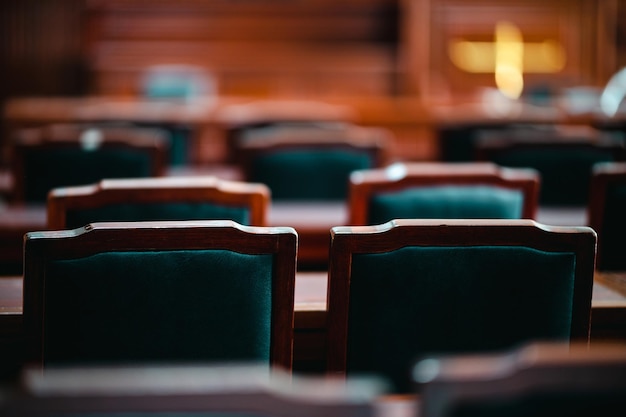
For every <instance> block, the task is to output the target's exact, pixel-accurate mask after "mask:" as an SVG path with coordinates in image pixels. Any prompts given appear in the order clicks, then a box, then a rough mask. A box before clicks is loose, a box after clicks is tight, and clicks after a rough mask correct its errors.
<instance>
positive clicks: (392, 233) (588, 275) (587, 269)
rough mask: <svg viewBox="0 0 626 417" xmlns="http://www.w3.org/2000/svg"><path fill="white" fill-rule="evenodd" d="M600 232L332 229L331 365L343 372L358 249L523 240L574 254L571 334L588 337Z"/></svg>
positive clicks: (467, 225)
mask: <svg viewBox="0 0 626 417" xmlns="http://www.w3.org/2000/svg"><path fill="white" fill-rule="evenodd" d="M596 239H597V237H596V233H595V232H594V231H593V230H592V229H591V228H588V227H556V226H545V225H541V224H539V223H536V222H535V221H533V220H465V219H463V220H456V219H453V220H441V219H422V220H416V219H410V220H404V219H403V220H393V221H390V222H388V223H385V224H382V225H378V226H353V227H334V228H333V229H332V230H331V247H330V268H329V276H328V321H327V323H328V340H329V343H328V356H327V358H328V362H327V366H328V371H329V372H330V373H333V374H339V375H342V374H345V371H346V360H347V358H346V354H347V353H346V346H347V334H348V321H349V317H348V311H349V303H350V276H351V263H352V256H353V255H354V254H362V253H382V252H389V251H393V250H397V249H400V248H402V247H406V246H459V247H461V246H511V245H513V246H525V247H531V248H535V249H539V250H543V251H548V252H553V251H554V252H571V253H574V254H575V256H576V270H575V278H574V279H575V283H574V294H573V304H572V323H571V332H570V337H571V339H572V340H573V341H581V340H582V341H588V340H589V332H590V322H591V321H590V320H591V295H592V287H593V275H594V267H595V264H594V262H595V249H596Z"/></svg>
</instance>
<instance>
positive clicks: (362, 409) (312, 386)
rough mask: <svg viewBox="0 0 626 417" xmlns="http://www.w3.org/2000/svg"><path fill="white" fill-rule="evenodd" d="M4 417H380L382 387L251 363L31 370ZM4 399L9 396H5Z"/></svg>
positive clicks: (5, 404) (6, 402) (0, 409)
mask: <svg viewBox="0 0 626 417" xmlns="http://www.w3.org/2000/svg"><path fill="white" fill-rule="evenodd" d="M21 383H22V384H21V387H20V390H19V391H18V392H10V391H9V390H7V391H9V392H7V393H4V392H3V394H5V395H3V396H2V397H0V413H1V414H2V416H3V417H58V416H64V417H84V416H95V415H97V416H100V417H106V416H109V417H119V416H121V415H124V416H130V415H132V416H145V417H149V416H154V417H159V416H164V415H167V416H177V417H193V416H199V415H201V416H205V417H209V416H242V417H243V416H247V417H255V416H256V417H291V416H295V415H304V416H310V417H351V416H353V417H356V416H360V417H370V416H371V417H373V416H375V415H376V414H375V410H376V407H375V405H376V399H377V397H378V395H380V394H382V393H383V391H382V386H381V384H380V382H379V381H376V380H372V379H359V380H358V381H354V382H352V381H350V382H349V383H348V384H346V383H345V382H343V381H336V380H335V381H333V380H328V379H325V378H322V377H319V376H317V377H316V376H301V375H300V376H296V375H291V374H289V373H287V372H280V371H279V370H276V369H274V370H272V371H271V372H268V369H267V367H262V366H255V365H251V364H245V363H242V364H228V365H224V364H222V365H214V364H213V365H211V364H195V365H193V366H184V365H172V364H170V365H154V364H153V365H149V366H138V365H126V366H115V367H94V366H80V367H76V366H75V367H62V368H48V369H46V370H45V371H44V372H42V371H41V370H40V369H33V368H28V369H26V370H25V371H24V372H22V375H21ZM0 392H2V391H0Z"/></svg>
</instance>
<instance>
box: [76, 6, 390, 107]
mask: <svg viewBox="0 0 626 417" xmlns="http://www.w3.org/2000/svg"><path fill="white" fill-rule="evenodd" d="M396 14H397V7H396V2H395V0H366V1H343V2H332V1H329V0H300V1H294V2H291V1H278V0H274V1H248V2H228V1H224V0H221V1H220V0H205V1H201V0H195V1H194V0H185V1H174V0H169V1H167V0H161V1H158V2H155V3H151V2H150V3H148V2H142V1H130V0H109V1H106V0H102V1H99V2H94V3H93V4H91V5H90V7H89V9H88V14H87V19H88V20H87V28H86V30H87V33H88V41H87V45H88V55H87V58H88V63H89V68H90V71H91V73H92V74H93V75H94V82H93V84H92V90H93V91H94V92H96V93H103V94H132V95H135V94H138V91H137V87H138V86H139V78H140V76H141V73H142V72H143V71H145V69H146V68H148V67H150V66H151V65H156V64H190V65H197V66H199V67H201V68H204V69H206V70H208V71H210V72H211V73H212V75H213V76H214V77H215V79H216V82H217V87H218V91H219V93H220V94H223V95H229V94H241V93H244V94H245V93H248V94H251V95H257V94H262V95H271V96H277V95H292V96H293V95H296V96H310V95H311V94H312V95H313V96H324V95H342V94H343V95H346V94H348V95H350V94H357V93H359V94H366V95H371V94H375V95H389V94H393V92H394V88H395V85H394V82H395V73H396V63H395V59H396V58H395V51H396V48H397V36H396V26H395V25H396V21H397V16H396Z"/></svg>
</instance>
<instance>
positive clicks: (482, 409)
mask: <svg viewBox="0 0 626 417" xmlns="http://www.w3.org/2000/svg"><path fill="white" fill-rule="evenodd" d="M413 374H414V380H415V381H416V383H417V384H418V385H419V386H421V389H420V398H421V401H420V406H419V415H420V416H423V417H455V416H458V417H460V416H464V417H471V416H475V417H478V416H480V417H488V416H513V417H515V416H520V417H521V416H538V417H548V416H557V415H558V416H564V417H575V416H607V417H610V416H615V417H617V416H620V415H622V414H623V413H624V408H625V407H626V346H624V345H598V346H595V345H592V346H591V348H590V347H589V346H587V345H586V344H574V345H572V346H568V345H565V344H554V343H532V344H528V345H525V346H521V347H516V348H514V349H510V350H507V351H503V352H497V353H492V354H487V355H465V356H459V355H457V356H440V357H436V356H435V357H431V358H426V359H423V360H421V361H419V362H418V363H417V365H416V366H415V368H414V372H413Z"/></svg>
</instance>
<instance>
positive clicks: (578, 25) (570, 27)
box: [400, 0, 623, 98]
mask: <svg viewBox="0 0 626 417" xmlns="http://www.w3.org/2000/svg"><path fill="white" fill-rule="evenodd" d="M617 1H619V2H620V3H622V2H623V0H599V1H597V2H596V1H593V2H590V1H587V0H551V1H546V0H507V1H501V0H473V1H466V0H404V1H403V3H402V4H403V7H402V10H403V15H404V18H403V22H404V25H405V26H406V27H405V28H404V30H403V31H402V32H401V33H402V34H403V38H402V39H401V40H400V47H401V50H402V51H401V55H402V56H404V57H405V59H404V62H405V63H406V67H403V68H402V71H403V74H405V76H406V77H407V80H406V82H405V84H406V85H408V86H409V88H410V89H411V90H412V91H413V92H414V93H418V94H421V95H423V96H428V97H435V98H436V97H438V96H452V97H458V96H463V95H466V94H471V93H472V92H474V91H475V90H476V89H477V87H481V86H483V87H494V86H495V80H494V76H493V74H483V73H469V72H466V71H464V70H462V69H460V68H458V67H457V66H455V65H454V64H453V62H452V60H451V59H450V56H449V52H448V49H449V45H450V42H451V41H452V40H454V39H463V40H467V41H470V42H476V41H483V42H489V41H491V42H493V40H494V35H495V27H496V24H497V23H498V22H500V21H507V22H511V23H513V24H514V25H515V26H517V27H518V28H519V29H520V30H521V32H522V35H523V40H524V42H541V41H544V40H552V41H554V42H558V43H559V44H560V45H561V46H562V47H563V49H564V51H565V54H566V60H565V65H564V67H563V68H562V69H561V70H560V71H558V72H555V73H526V74H525V84H526V86H527V87H528V88H532V87H533V86H543V85H550V86H553V87H555V88H559V87H562V86H574V85H602V84H603V83H604V82H606V79H607V77H606V74H605V73H606V72H609V70H608V69H607V68H605V67H607V65H603V60H604V59H607V58H608V60H609V61H610V60H611V58H612V56H614V55H615V54H616V51H615V50H614V49H611V48H609V47H606V46H605V45H603V44H602V43H601V42H602V39H601V38H600V37H599V35H598V33H599V31H602V30H605V29H606V28H600V27H599V25H604V24H609V23H610V22H608V21H607V19H606V18H605V21H604V22H603V21H601V20H600V16H601V14H602V12H603V9H604V8H605V7H606V5H607V4H608V3H610V2H617ZM425 22H427V24H425ZM612 24H620V23H618V22H617V21H615V22H613V23H612ZM620 25H623V23H622V24H620ZM599 50H602V51H603V52H604V55H600V53H599ZM608 67H611V69H613V66H612V65H610V64H609V65H608Z"/></svg>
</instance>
